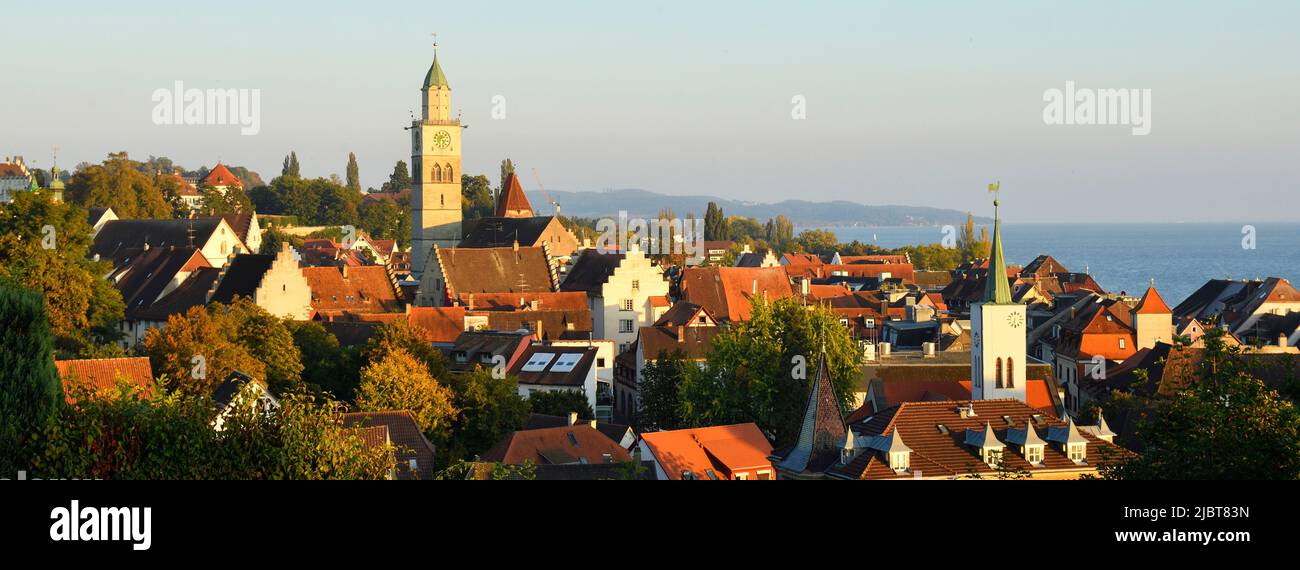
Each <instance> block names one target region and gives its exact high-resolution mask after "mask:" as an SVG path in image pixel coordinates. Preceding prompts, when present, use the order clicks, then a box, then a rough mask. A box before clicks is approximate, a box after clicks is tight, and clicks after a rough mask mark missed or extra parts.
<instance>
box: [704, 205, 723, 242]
mask: <svg viewBox="0 0 1300 570" xmlns="http://www.w3.org/2000/svg"><path fill="white" fill-rule="evenodd" d="M704 239H706V240H709V241H718V240H725V239H728V235H727V220H726V217H725V216H723V214H722V208H719V207H718V205H717V204H715V203H713V202H709V205H708V208H707V209H705V211H704Z"/></svg>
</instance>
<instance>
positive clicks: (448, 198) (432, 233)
mask: <svg viewBox="0 0 1300 570" xmlns="http://www.w3.org/2000/svg"><path fill="white" fill-rule="evenodd" d="M433 50H434V51H433V65H431V66H429V72H428V73H427V74H425V76H424V86H423V87H421V88H420V92H421V93H422V94H423V101H422V105H421V106H422V109H423V111H422V112H421V115H420V119H418V120H416V121H414V122H412V123H411V128H410V131H411V186H412V188H411V218H412V219H411V273H412V274H414V275H415V276H417V277H418V276H419V275H422V274H423V273H424V267H425V264H426V262H427V260H428V258H429V252H430V250H431V249H432V248H433V246H435V245H437V246H438V247H456V245H457V244H458V243H460V239H461V238H462V237H464V236H462V235H461V226H460V224H461V215H462V214H461V204H460V197H461V189H460V175H461V170H460V135H461V132H460V131H461V124H460V119H453V118H452V116H451V86H450V85H449V84H448V83H447V76H446V75H445V74H443V72H442V66H440V65H438V44H437V43H436V42H435V43H434V44H433Z"/></svg>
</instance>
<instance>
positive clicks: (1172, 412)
mask: <svg viewBox="0 0 1300 570" xmlns="http://www.w3.org/2000/svg"><path fill="white" fill-rule="evenodd" d="M1227 334H1228V333H1226V332H1225V331H1223V330H1222V329H1220V328H1219V327H1212V328H1211V327H1207V329H1206V334H1205V336H1204V337H1203V339H1204V341H1205V353H1204V357H1203V358H1202V360H1201V365H1200V370H1199V373H1198V378H1197V379H1196V381H1195V382H1193V383H1192V384H1191V385H1189V386H1188V387H1186V388H1185V389H1183V390H1180V391H1178V392H1177V393H1176V394H1175V395H1174V396H1173V397H1172V398H1169V399H1163V398H1159V397H1157V399H1156V400H1155V401H1153V402H1151V405H1152V407H1151V409H1150V413H1148V414H1147V419H1145V420H1143V421H1141V422H1139V424H1138V429H1137V437H1138V441H1139V442H1140V443H1141V449H1142V453H1141V454H1139V455H1136V456H1133V457H1130V458H1127V459H1126V460H1124V461H1120V462H1115V463H1114V464H1112V465H1106V466H1103V468H1102V470H1101V471H1102V475H1103V476H1104V477H1106V478H1111V479H1160V480H1167V479H1191V480H1209V479H1216V480H1261V479H1269V480H1272V479H1284V480H1295V479H1298V478H1300V412H1298V411H1297V409H1296V407H1295V404H1294V403H1292V402H1290V401H1287V400H1286V399H1284V398H1283V397H1282V396H1281V395H1279V394H1278V393H1277V392H1276V391H1274V390H1272V389H1269V388H1268V387H1267V386H1266V385H1265V384H1264V382H1263V381H1262V380H1260V379H1259V378H1256V377H1254V376H1253V375H1252V373H1251V366H1250V362H1249V357H1243V355H1242V354H1241V353H1240V349H1238V348H1236V347H1229V346H1228V345H1227V343H1226V342H1225V341H1224V339H1225V337H1226V335H1227ZM1103 459H1104V458H1103Z"/></svg>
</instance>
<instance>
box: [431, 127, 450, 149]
mask: <svg viewBox="0 0 1300 570" xmlns="http://www.w3.org/2000/svg"><path fill="white" fill-rule="evenodd" d="M449 146H451V135H449V134H447V131H438V132H437V133H434V135H433V147H434V148H438V149H442V150H447V147H449Z"/></svg>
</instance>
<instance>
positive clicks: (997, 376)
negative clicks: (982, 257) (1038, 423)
mask: <svg viewBox="0 0 1300 570" xmlns="http://www.w3.org/2000/svg"><path fill="white" fill-rule="evenodd" d="M990 189H991V190H993V191H994V192H996V191H997V186H996V185H992V186H990ZM997 211H998V201H997V199H996V198H995V199H994V200H993V247H992V251H991V252H990V255H989V272H988V279H987V281H986V282H985V285H984V298H983V299H982V300H981V301H980V302H978V303H972V304H971V311H970V324H971V352H970V369H971V370H970V371H971V398H972V399H975V400H995V399H1007V398H1014V399H1016V400H1020V401H1022V402H1023V401H1025V332H1026V328H1027V327H1026V325H1025V311H1026V308H1025V305H1023V304H1021V303H1015V302H1012V301H1011V286H1010V285H1009V284H1008V283H1007V264H1006V260H1005V258H1003V256H1002V228H1001V222H1000V221H999V219H998V214H997Z"/></svg>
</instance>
